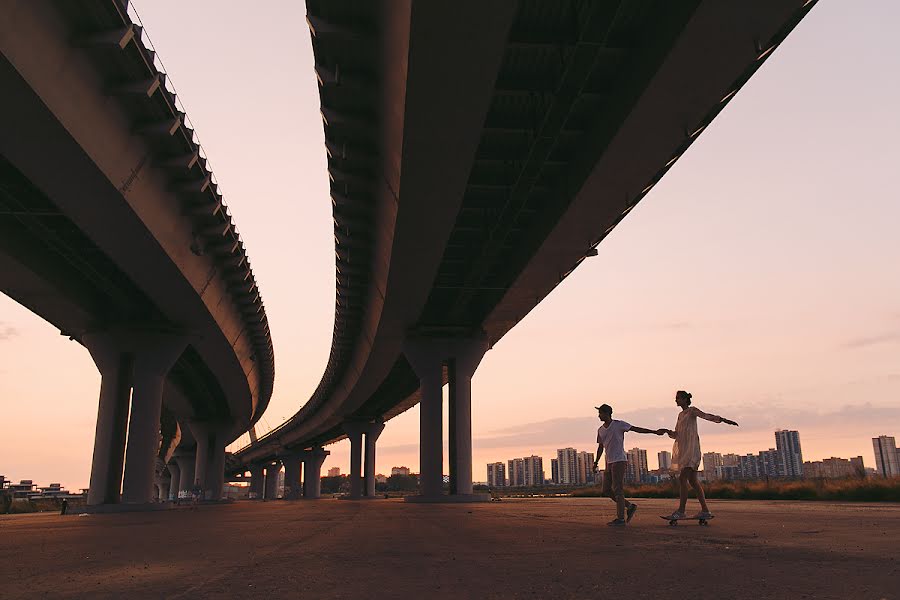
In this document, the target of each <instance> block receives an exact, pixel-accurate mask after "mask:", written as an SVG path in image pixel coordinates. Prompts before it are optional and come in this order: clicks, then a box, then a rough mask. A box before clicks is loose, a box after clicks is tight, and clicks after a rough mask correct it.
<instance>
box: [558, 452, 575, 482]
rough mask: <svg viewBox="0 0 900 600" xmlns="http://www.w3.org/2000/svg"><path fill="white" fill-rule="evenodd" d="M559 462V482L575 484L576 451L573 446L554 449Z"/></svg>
mask: <svg viewBox="0 0 900 600" xmlns="http://www.w3.org/2000/svg"><path fill="white" fill-rule="evenodd" d="M556 460H557V462H558V463H559V464H558V469H559V483H561V484H562V485H575V484H577V483H578V474H577V473H578V452H577V451H576V450H575V448H562V449H559V450H557V451H556Z"/></svg>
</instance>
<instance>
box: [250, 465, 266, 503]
mask: <svg viewBox="0 0 900 600" xmlns="http://www.w3.org/2000/svg"><path fill="white" fill-rule="evenodd" d="M249 471H250V499H251V500H262V499H263V494H264V493H265V475H264V474H263V468H262V465H250V468H249Z"/></svg>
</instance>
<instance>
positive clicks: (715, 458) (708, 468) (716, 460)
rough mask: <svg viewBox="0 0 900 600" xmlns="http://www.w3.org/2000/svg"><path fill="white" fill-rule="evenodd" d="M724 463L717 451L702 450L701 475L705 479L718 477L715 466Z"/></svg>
mask: <svg viewBox="0 0 900 600" xmlns="http://www.w3.org/2000/svg"><path fill="white" fill-rule="evenodd" d="M724 464H725V463H724V461H723V460H722V455H721V454H719V453H718V452H704V453H703V476H704V477H705V478H706V480H707V481H712V480H713V479H718V477H719V476H718V471H716V467H721V466H723V465H724Z"/></svg>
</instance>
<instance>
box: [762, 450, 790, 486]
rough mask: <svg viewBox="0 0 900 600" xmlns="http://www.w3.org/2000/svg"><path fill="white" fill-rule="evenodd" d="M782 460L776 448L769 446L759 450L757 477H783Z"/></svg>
mask: <svg viewBox="0 0 900 600" xmlns="http://www.w3.org/2000/svg"><path fill="white" fill-rule="evenodd" d="M783 476H784V473H783V471H782V461H781V457H780V456H779V455H778V450H776V449H775V448H769V449H768V450H760V451H759V477H760V478H761V479H764V478H766V477H783Z"/></svg>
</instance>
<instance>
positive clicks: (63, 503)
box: [59, 498, 69, 515]
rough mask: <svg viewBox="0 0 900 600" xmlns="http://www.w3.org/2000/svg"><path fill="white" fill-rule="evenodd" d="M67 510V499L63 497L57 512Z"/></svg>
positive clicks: (61, 512) (62, 513)
mask: <svg viewBox="0 0 900 600" xmlns="http://www.w3.org/2000/svg"><path fill="white" fill-rule="evenodd" d="M67 510H69V501H68V500H67V499H66V498H63V501H62V504H61V505H60V507H59V514H61V515H64V514H66V511H67Z"/></svg>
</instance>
